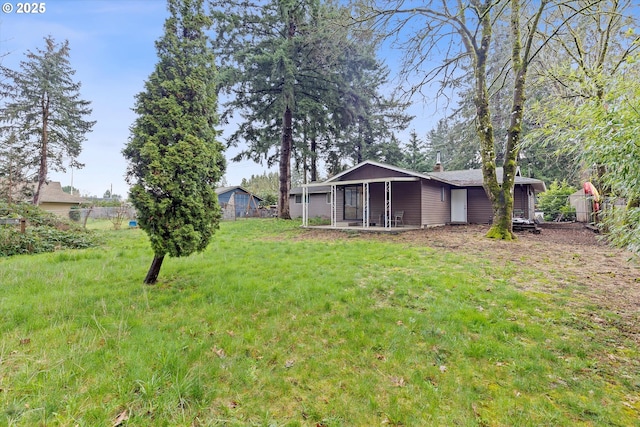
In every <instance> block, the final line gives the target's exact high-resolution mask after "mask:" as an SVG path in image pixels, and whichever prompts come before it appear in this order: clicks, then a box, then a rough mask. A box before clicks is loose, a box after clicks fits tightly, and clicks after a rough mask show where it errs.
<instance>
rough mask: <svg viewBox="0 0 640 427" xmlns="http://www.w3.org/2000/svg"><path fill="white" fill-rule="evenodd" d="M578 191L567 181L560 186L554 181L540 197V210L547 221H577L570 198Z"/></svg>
mask: <svg viewBox="0 0 640 427" xmlns="http://www.w3.org/2000/svg"><path fill="white" fill-rule="evenodd" d="M575 192H576V189H575V188H574V187H572V186H570V185H569V184H567V182H566V181H563V182H562V183H560V184H558V181H553V182H552V183H551V185H550V186H549V189H548V190H547V191H545V192H544V193H542V194H540V195H539V196H538V209H539V210H541V211H542V212H544V219H545V221H555V220H556V219H558V218H563V219H567V220H573V219H575V209H572V208H571V206H570V205H569V196H570V195H571V194H573V193H575Z"/></svg>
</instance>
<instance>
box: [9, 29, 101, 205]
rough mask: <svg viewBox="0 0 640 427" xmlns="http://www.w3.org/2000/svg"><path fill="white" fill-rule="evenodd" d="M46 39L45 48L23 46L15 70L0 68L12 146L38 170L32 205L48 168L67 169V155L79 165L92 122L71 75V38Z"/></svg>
mask: <svg viewBox="0 0 640 427" xmlns="http://www.w3.org/2000/svg"><path fill="white" fill-rule="evenodd" d="M45 44H46V47H45V49H36V51H35V52H31V51H28V52H27V54H26V59H25V60H23V61H21V62H20V69H19V71H13V70H10V69H8V68H6V67H1V68H0V71H1V72H2V73H3V74H4V75H5V76H6V77H7V81H6V82H4V86H3V89H4V91H5V94H6V96H7V97H8V101H7V104H6V106H5V107H4V109H3V110H2V115H1V120H2V121H3V122H4V123H5V126H4V130H5V132H14V133H15V136H16V138H17V141H16V143H15V144H14V146H15V147H17V148H18V149H19V150H21V155H22V156H24V157H22V158H23V159H24V162H23V163H25V164H26V166H27V167H35V169H36V170H37V185H36V189H35V192H34V194H33V203H34V204H36V205H37V204H38V203H39V199H40V189H41V188H42V186H43V185H44V183H45V182H46V180H47V178H48V173H49V169H52V170H55V171H65V166H64V160H65V159H66V158H70V159H71V166H72V167H75V168H80V167H82V166H83V165H82V164H81V163H79V162H78V161H77V158H78V156H79V155H80V152H81V150H82V142H84V141H85V135H86V134H87V133H88V132H90V131H91V128H92V127H93V125H94V124H95V122H94V121H88V120H86V117H87V116H89V115H90V114H91V109H90V108H89V105H90V102H89V101H84V100H82V99H81V98H80V83H79V82H78V83H76V82H74V81H73V75H74V74H75V70H73V69H72V68H71V65H70V62H69V42H68V41H65V42H63V43H61V44H57V43H56V42H55V41H54V39H53V38H52V37H50V36H49V37H45Z"/></svg>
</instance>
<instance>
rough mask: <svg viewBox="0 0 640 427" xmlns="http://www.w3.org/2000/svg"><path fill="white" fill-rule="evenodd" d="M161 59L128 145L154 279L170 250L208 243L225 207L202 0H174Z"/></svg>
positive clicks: (139, 100) (179, 252)
mask: <svg viewBox="0 0 640 427" xmlns="http://www.w3.org/2000/svg"><path fill="white" fill-rule="evenodd" d="M168 8H169V12H170V16H169V18H168V19H167V20H166V22H165V25H164V35H163V36H162V37H161V39H160V40H159V41H158V42H156V49H157V52H158V57H159V62H158V64H157V65H156V67H155V70H154V71H153V73H152V74H151V75H150V77H149V79H148V80H147V82H146V83H145V90H144V91H143V92H141V93H140V94H138V95H137V97H136V103H135V107H134V111H135V112H136V113H137V115H138V118H137V119H136V121H135V122H134V124H133V126H132V128H131V138H130V140H129V143H128V144H127V146H126V147H125V149H124V150H123V154H124V156H125V158H126V159H127V160H128V161H129V167H128V170H127V181H128V182H129V183H130V184H132V187H131V191H130V199H131V201H132V203H133V205H134V206H135V208H136V210H137V211H138V218H139V224H140V227H141V228H142V229H143V230H144V231H145V232H146V233H147V234H148V236H149V239H150V241H151V246H152V248H153V251H154V259H153V262H152V264H151V267H150V269H149V272H148V273H147V276H146V278H145V280H144V282H145V283H148V284H152V283H155V282H156V280H157V277H158V274H159V272H160V268H161V266H162V261H163V259H164V257H165V255H166V254H169V255H170V256H187V255H190V254H192V253H193V252H196V251H202V250H204V249H205V248H206V247H207V245H208V244H209V241H210V240H211V237H212V236H213V233H214V231H215V229H216V228H217V226H218V223H219V220H220V217H221V212H220V208H219V206H218V198H217V195H216V193H215V185H216V183H217V182H218V181H219V180H220V179H221V178H222V176H223V174H224V169H225V161H224V157H223V155H222V151H223V147H222V145H221V144H220V143H219V142H218V141H217V140H216V136H217V132H216V130H215V129H214V126H215V125H216V124H217V116H216V105H217V101H216V98H217V97H216V75H217V72H216V68H215V66H214V56H213V54H212V52H211V50H210V49H209V48H208V47H207V42H208V40H209V39H208V37H207V36H206V33H205V31H206V30H207V29H208V28H209V27H210V25H211V18H210V17H208V16H207V15H206V14H205V12H204V9H203V0H169V1H168Z"/></svg>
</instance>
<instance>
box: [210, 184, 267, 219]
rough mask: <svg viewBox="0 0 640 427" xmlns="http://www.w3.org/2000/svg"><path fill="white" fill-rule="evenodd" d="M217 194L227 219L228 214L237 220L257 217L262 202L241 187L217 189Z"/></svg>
mask: <svg viewBox="0 0 640 427" xmlns="http://www.w3.org/2000/svg"><path fill="white" fill-rule="evenodd" d="M216 194H217V195H218V203H220V206H221V207H222V210H223V212H225V217H226V216H228V215H227V213H228V214H229V215H231V216H234V217H235V218H238V217H248V216H255V213H256V212H257V211H258V208H259V205H260V202H261V201H262V199H261V198H260V197H258V196H255V195H253V194H251V193H250V192H249V191H247V190H246V189H244V188H242V187H241V186H239V185H236V186H232V187H219V188H216Z"/></svg>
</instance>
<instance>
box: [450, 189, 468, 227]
mask: <svg viewBox="0 0 640 427" xmlns="http://www.w3.org/2000/svg"><path fill="white" fill-rule="evenodd" d="M451 222H467V189H466V188H460V189H456V190H454V189H451Z"/></svg>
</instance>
